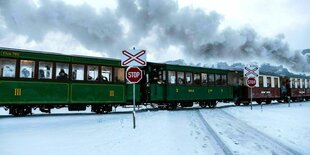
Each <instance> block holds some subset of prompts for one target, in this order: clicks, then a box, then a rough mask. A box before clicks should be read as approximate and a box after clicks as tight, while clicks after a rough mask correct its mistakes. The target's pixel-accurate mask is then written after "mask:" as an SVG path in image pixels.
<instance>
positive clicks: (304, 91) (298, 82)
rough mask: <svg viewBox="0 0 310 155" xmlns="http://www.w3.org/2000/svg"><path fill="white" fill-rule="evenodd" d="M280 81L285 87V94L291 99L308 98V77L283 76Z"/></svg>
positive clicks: (309, 87)
mask: <svg viewBox="0 0 310 155" xmlns="http://www.w3.org/2000/svg"><path fill="white" fill-rule="evenodd" d="M282 82H283V83H284V84H285V86H286V89H287V96H288V98H290V100H292V101H303V100H309V99H310V78H309V77H300V76H293V77H283V79H282Z"/></svg>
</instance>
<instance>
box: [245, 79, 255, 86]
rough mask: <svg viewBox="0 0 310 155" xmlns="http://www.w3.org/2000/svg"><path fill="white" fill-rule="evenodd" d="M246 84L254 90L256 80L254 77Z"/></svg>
mask: <svg viewBox="0 0 310 155" xmlns="http://www.w3.org/2000/svg"><path fill="white" fill-rule="evenodd" d="M246 84H247V85H248V87H250V88H254V87H255V85H256V79H255V78H254V77H249V78H248V79H247V81H246Z"/></svg>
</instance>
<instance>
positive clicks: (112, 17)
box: [0, 0, 310, 72]
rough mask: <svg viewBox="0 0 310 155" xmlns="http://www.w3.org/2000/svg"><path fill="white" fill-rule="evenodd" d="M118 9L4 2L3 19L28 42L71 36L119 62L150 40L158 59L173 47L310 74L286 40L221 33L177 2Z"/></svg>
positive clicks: (127, 0) (216, 21) (124, 0)
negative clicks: (49, 36) (124, 54)
mask: <svg viewBox="0 0 310 155" xmlns="http://www.w3.org/2000/svg"><path fill="white" fill-rule="evenodd" d="M117 4H118V5H117V8H116V9H103V10H101V11H100V12H99V13H98V12H96V11H95V9H94V8H92V7H91V6H89V5H87V4H83V5H78V6H72V5H68V4H66V3H64V2H62V1H51V0H42V1H40V6H39V7H38V6H37V5H35V4H34V3H33V2H32V1H29V0H15V1H0V19H3V20H4V22H3V23H4V24H5V29H6V31H11V32H14V33H16V34H21V35H24V36H26V37H28V40H31V41H33V40H34V41H36V42H40V41H42V40H43V39H44V37H45V35H46V34H48V33H49V32H51V31H54V32H58V31H59V32H62V33H65V34H69V35H71V36H73V37H74V38H75V39H76V40H78V41H79V42H80V43H81V44H82V45H83V46H84V47H85V48H87V49H89V50H95V51H99V52H105V53H106V54H107V55H108V56H110V57H120V51H121V50H123V49H127V48H128V47H132V46H133V45H138V44H141V42H143V41H145V40H147V39H149V38H150V36H151V37H152V38H153V39H152V41H151V43H153V44H152V45H151V46H152V47H149V48H152V49H153V52H155V51H156V52H158V53H160V54H163V52H164V51H165V50H167V49H169V48H170V49H171V47H172V46H174V47H182V51H180V52H183V54H184V55H187V56H189V57H191V58H194V59H199V60H203V61H206V63H207V61H210V60H213V61H214V60H218V62H220V61H229V62H240V61H242V62H248V61H253V60H256V61H257V60H258V61H261V63H276V64H283V65H285V66H287V67H289V68H290V69H292V70H295V71H298V72H302V71H303V72H310V67H307V65H309V60H307V59H309V52H304V53H302V52H301V51H291V49H290V48H289V45H288V44H287V43H286V42H285V37H284V35H278V36H276V37H275V38H263V37H261V36H259V35H258V34H257V33H256V31H255V30H254V29H252V28H248V27H246V28H242V29H238V30H235V29H231V28H226V29H224V30H220V29H219V26H220V24H221V20H222V18H223V17H222V16H221V15H220V14H218V13H216V12H209V13H206V12H205V11H204V10H202V9H194V8H192V7H184V8H180V7H179V6H178V2H177V1H175V0H156V1H154V0H118V1H117ZM1 16H2V17H1ZM0 24H1V22H0ZM2 29H4V28H2ZM0 37H3V32H2V31H1V28H0ZM0 39H1V38H0ZM146 48H148V47H146ZM171 59H173V58H171Z"/></svg>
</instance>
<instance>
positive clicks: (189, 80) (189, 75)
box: [185, 73, 193, 84]
mask: <svg viewBox="0 0 310 155" xmlns="http://www.w3.org/2000/svg"><path fill="white" fill-rule="evenodd" d="M185 78H186V84H193V73H186V75H185Z"/></svg>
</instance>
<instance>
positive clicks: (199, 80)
mask: <svg viewBox="0 0 310 155" xmlns="http://www.w3.org/2000/svg"><path fill="white" fill-rule="evenodd" d="M146 70H147V73H148V75H147V76H148V79H149V82H148V85H147V90H148V91H147V92H146V93H147V94H146V95H147V96H148V97H147V100H148V102H151V103H152V102H153V103H158V104H159V106H160V107H164V108H169V109H175V108H176V107H177V106H178V105H180V106H182V107H191V106H193V102H196V103H199V105H200V106H201V107H206V106H207V105H208V106H209V107H211V108H213V107H215V106H216V103H217V102H218V101H231V100H233V88H232V86H229V85H228V78H227V76H228V73H229V71H228V70H219V69H210V68H202V67H190V66H180V65H170V64H156V63H148V66H147V68H146Z"/></svg>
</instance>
